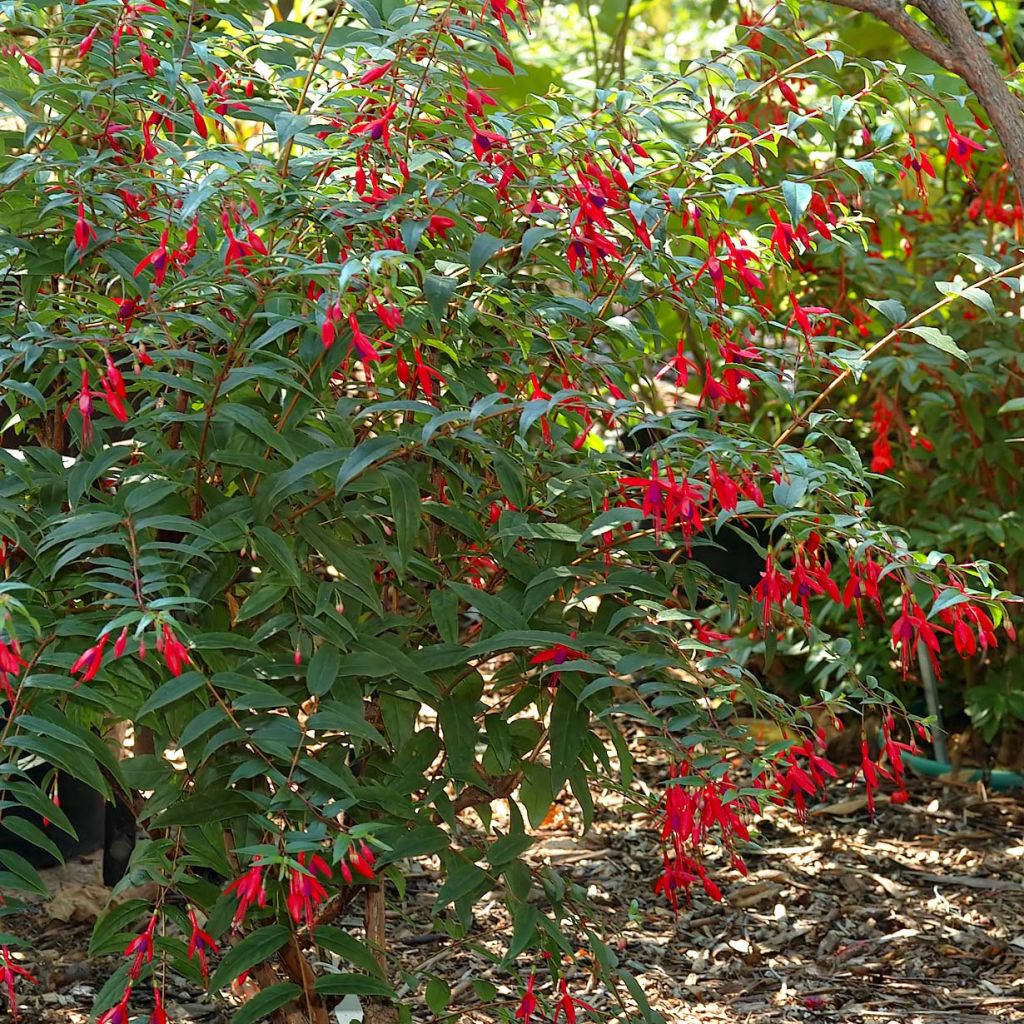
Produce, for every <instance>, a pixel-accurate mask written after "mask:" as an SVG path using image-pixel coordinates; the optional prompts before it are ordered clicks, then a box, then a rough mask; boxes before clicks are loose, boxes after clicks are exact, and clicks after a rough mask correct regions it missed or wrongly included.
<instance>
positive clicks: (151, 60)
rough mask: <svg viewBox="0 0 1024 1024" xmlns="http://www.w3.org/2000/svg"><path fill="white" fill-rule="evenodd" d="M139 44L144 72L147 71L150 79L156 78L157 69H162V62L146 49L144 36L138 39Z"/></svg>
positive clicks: (140, 61)
mask: <svg viewBox="0 0 1024 1024" xmlns="http://www.w3.org/2000/svg"><path fill="white" fill-rule="evenodd" d="M138 43H139V63H140V64H141V65H142V70H143V71H145V72H146V74H147V75H148V76H149V77H150V78H156V73H157V69H158V68H159V67H160V61H158V60H157V59H156V57H154V56H153V54H151V53H150V52H149V50H147V49H146V44H145V43H144V42H143V41H142V36H139V37H138Z"/></svg>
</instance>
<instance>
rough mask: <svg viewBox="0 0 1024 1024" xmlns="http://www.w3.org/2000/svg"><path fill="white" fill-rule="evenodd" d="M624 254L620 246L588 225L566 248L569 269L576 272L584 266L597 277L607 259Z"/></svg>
mask: <svg viewBox="0 0 1024 1024" xmlns="http://www.w3.org/2000/svg"><path fill="white" fill-rule="evenodd" d="M621 255H622V254H621V252H619V249H618V247H617V246H616V245H615V243H614V242H613V241H612V240H611V239H610V238H607V237H605V236H604V235H602V234H600V233H599V232H598V231H596V230H595V229H594V228H593V227H592V226H590V225H588V226H587V227H585V228H584V229H583V233H582V234H580V235H577V236H576V237H575V238H572V239H571V240H570V242H569V248H568V249H567V250H566V260H567V261H568V263H569V269H570V270H571V271H573V272H574V273H575V271H576V270H577V268H579V267H581V266H582V267H583V269H584V272H585V273H588V274H590V276H592V277H596V276H597V274H598V272H599V271H600V269H601V266H602V264H603V263H604V261H605V260H607V259H613V258H618V257H620V256H621ZM588 257H589V259H590V266H589V268H588V267H587V258H588Z"/></svg>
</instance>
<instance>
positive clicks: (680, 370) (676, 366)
mask: <svg viewBox="0 0 1024 1024" xmlns="http://www.w3.org/2000/svg"><path fill="white" fill-rule="evenodd" d="M684 344H685V343H684V342H683V341H682V339H680V340H679V342H678V343H677V344H676V354H675V355H674V356H673V357H672V358H671V359H670V360H669V361H668V362H667V363H666V364H665V365H664V366H663V367H662V368H661V369H660V370H659V371H658V372H657V373H656V374H655V375H654V379H655V380H661V378H662V377H664V376H665V375H666V374H668V373H669V372H670V371H672V370H675V374H676V387H677V388H679V389H682V388H685V387H686V385H687V384H689V382H690V371H691V370H696V369H697V364H696V363H695V362H694V361H693V360H692V359H688V358H687V356H686V352H685V350H684V348H683V346H684Z"/></svg>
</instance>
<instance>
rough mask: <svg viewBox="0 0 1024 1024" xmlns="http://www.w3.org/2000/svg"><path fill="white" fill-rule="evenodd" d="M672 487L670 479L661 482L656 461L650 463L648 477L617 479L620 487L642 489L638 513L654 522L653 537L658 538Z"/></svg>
mask: <svg viewBox="0 0 1024 1024" xmlns="http://www.w3.org/2000/svg"><path fill="white" fill-rule="evenodd" d="M673 485H674V481H673V480H672V479H671V478H669V479H668V480H663V479H662V478H661V477H659V476H658V460H657V459H654V460H652V462H651V475H650V476H649V477H638V476H624V477H620V478H619V486H620V487H625V488H628V487H642V488H643V489H644V500H643V504H642V506H641V509H640V511H641V514H642V515H643V517H644V518H645V519H651V520H653V521H654V535H655V537H659V536H660V535H661V531H662V529H664V528H665V527H666V526H667V519H668V516H669V503H668V502H669V498H670V497H671V495H672V492H673V489H674V487H673Z"/></svg>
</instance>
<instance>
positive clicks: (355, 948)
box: [316, 924, 381, 975]
mask: <svg viewBox="0 0 1024 1024" xmlns="http://www.w3.org/2000/svg"><path fill="white" fill-rule="evenodd" d="M316 944H317V945H318V946H321V947H323V948H324V949H328V950H330V951H331V952H332V953H336V954H337V955H338V956H340V957H341V958H342V960H344V961H346V962H347V963H350V964H352V965H353V966H354V967H359V968H361V969H362V970H364V971H368V972H369V973H370V974H377V975H379V974H380V973H381V967H380V964H379V963H378V962H377V958H376V957H375V956H374V955H373V953H372V952H370V948H369V946H367V945H366V944H365V943H362V942H360V941H359V940H358V939H357V938H356V937H355V936H353V935H350V934H349V933H348V932H346V931H343V930H342V929H341V928H335V927H334V926H333V925H329V924H325V925H321V926H320V927H319V928H317V930H316Z"/></svg>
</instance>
